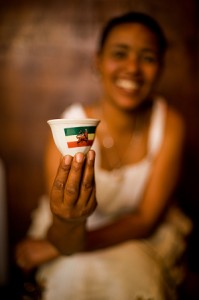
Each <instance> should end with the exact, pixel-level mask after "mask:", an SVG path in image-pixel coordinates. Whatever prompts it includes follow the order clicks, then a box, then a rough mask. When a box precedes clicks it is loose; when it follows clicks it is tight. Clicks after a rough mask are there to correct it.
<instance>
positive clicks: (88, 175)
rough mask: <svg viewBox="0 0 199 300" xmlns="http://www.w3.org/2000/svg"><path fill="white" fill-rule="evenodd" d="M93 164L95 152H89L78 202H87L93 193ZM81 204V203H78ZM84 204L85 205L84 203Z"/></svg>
mask: <svg viewBox="0 0 199 300" xmlns="http://www.w3.org/2000/svg"><path fill="white" fill-rule="evenodd" d="M94 162H95V152H94V151H92V150H91V151H89V152H88V155H87V159H86V165H85V169H84V174H83V177H82V183H81V190H80V200H79V201H80V202H81V201H86V202H87V201H88V200H89V199H90V195H91V193H92V191H93V188H94V185H95V182H94V175H95V174H94ZM80 204H83V203H80ZM85 204H86V203H85Z"/></svg>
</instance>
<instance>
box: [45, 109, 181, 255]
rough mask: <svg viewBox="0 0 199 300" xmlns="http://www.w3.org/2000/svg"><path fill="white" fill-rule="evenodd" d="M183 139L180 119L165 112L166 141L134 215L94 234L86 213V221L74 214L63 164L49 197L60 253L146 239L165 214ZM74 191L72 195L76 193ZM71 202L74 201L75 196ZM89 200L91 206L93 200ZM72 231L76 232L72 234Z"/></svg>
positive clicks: (79, 213) (53, 234) (173, 187)
mask: <svg viewBox="0 0 199 300" xmlns="http://www.w3.org/2000/svg"><path fill="white" fill-rule="evenodd" d="M184 136H185V129H184V123H183V121H182V119H181V117H180V116H179V115H178V114H177V113H176V112H174V111H173V110H171V109H170V110H169V111H168V117H167V125H166V132H165V138H164V141H163V144H162V147H161V149H160V151H159V154H158V156H157V158H156V160H155V162H154V166H153V169H152V172H151V176H150V179H149V181H148V185H147V188H146V190H145V193H144V196H143V199H142V201H141V203H140V206H139V207H138V208H137V210H136V211H135V212H133V213H131V214H128V215H126V216H124V217H122V218H120V219H119V220H118V221H116V222H114V223H112V224H110V225H108V226H105V227H103V228H101V229H97V230H93V231H85V222H84V221H86V217H87V216H88V215H89V214H86V215H85V219H84V217H83V219H82V218H81V213H82V212H81V210H77V215H76V216H74V215H73V214H74V213H75V210H76V209H77V207H78V205H77V203H78V202H73V205H74V206H71V205H70V204H71V203H70V201H69V198H70V197H69V198H68V196H69V195H68V192H69V191H67V189H68V188H67V186H68V184H67V183H66V185H65V182H66V180H68V170H67V169H66V168H65V169H64V166H63V165H62V166H61V167H60V168H59V170H58V173H57V177H56V180H55V184H54V186H53V189H52V194H51V208H52V212H53V214H54V218H55V219H54V223H53V225H52V227H51V234H50V235H49V238H50V241H51V242H52V243H53V244H54V245H55V246H56V247H58V249H59V250H60V251H61V253H63V254H71V253H73V252H76V251H93V250H96V249H100V248H105V247H109V246H112V245H115V244H118V243H121V242H124V241H127V240H131V239H139V238H146V237H147V236H149V235H150V234H151V233H152V231H153V230H154V228H155V227H156V225H157V224H158V223H159V221H160V220H161V218H162V216H163V215H164V213H165V211H166V209H167V207H168V205H169V202H170V199H171V196H172V193H173V192H174V189H175V187H176V185H177V182H178V177H179V174H180V167H181V156H182V150H183V143H184ZM73 163H75V162H73ZM74 170H75V169H74ZM74 170H73V169H71V171H72V173H74V175H73V176H72V175H71V176H72V177H73V180H76V179H75V178H77V177H76V175H77V174H75V171H74ZM90 171H91V169H90V170H89V169H88V172H90ZM80 173H81V172H80ZM91 173H92V172H91ZM79 178H80V177H79ZM60 179H61V180H60ZM60 181H61V184H60V185H59V189H58V192H57V183H58V182H60ZM69 181H70V180H69ZM73 182H74V181H73ZM77 182H78V184H77V187H76V189H77V190H78V188H79V184H80V183H79V181H78V180H77ZM71 184H72V181H71ZM73 192H74V193H75V191H73ZM73 192H72V194H73ZM70 196H71V195H70ZM93 197H94V196H93ZM74 199H77V198H76V197H74ZM86 199H87V197H86ZM75 201H76V200H75ZM78 201H79V200H78ZM90 201H91V203H92V201H93V200H90ZM62 202H63V203H64V206H63V207H64V208H65V209H66V208H67V209H66V210H64V209H61V207H60V206H57V207H56V204H57V203H59V204H60V203H62ZM80 202H81V201H80ZM76 205H77V206H76ZM72 208H74V209H75V210H74V211H73V213H72V211H70V210H71V209H72ZM68 209H69V210H68ZM82 220H83V221H82ZM73 226H74V228H73ZM71 229H72V230H75V231H74V232H75V234H74V235H73V231H71ZM71 242H72V246H71V244H70V243H71Z"/></svg>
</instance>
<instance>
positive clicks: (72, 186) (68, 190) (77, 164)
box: [64, 152, 85, 205]
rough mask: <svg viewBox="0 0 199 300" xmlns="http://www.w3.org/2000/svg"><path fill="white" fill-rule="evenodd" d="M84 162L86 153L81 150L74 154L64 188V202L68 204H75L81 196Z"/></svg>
mask: <svg viewBox="0 0 199 300" xmlns="http://www.w3.org/2000/svg"><path fill="white" fill-rule="evenodd" d="M84 162H85V155H84V154H83V153H80V152H79V153H77V154H76V155H75V156H74V159H73V161H72V164H71V168H70V173H69V175H68V178H67V182H66V185H65V190H64V199H65V201H64V202H65V204H67V205H73V204H75V203H76V201H77V199H78V197H79V191H80V186H81V180H82V175H83V171H84Z"/></svg>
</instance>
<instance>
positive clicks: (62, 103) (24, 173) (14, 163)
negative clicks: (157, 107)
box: [0, 0, 199, 300]
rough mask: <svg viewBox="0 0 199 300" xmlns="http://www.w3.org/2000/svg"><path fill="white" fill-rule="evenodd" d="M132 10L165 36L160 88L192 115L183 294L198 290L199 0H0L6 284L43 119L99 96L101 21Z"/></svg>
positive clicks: (1, 234) (183, 197) (34, 192)
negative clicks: (186, 266)
mask: <svg viewBox="0 0 199 300" xmlns="http://www.w3.org/2000/svg"><path fill="white" fill-rule="evenodd" d="M128 10H138V11H141V12H146V13H148V14H150V15H152V16H153V17H155V18H156V19H157V21H159V22H160V24H161V25H162V27H163V29H164V31H165V33H166V35H167V38H168V40H169V51H168V54H167V57H166V69H165V72H164V74H163V76H162V79H161V81H160V84H159V89H160V90H161V91H162V94H163V95H165V96H166V97H167V98H168V99H169V101H170V102H171V103H173V105H175V106H176V107H177V108H178V109H179V110H180V111H181V112H182V113H183V114H184V117H185V120H186V122H187V142H186V146H187V149H186V155H185V161H184V168H183V178H182V184H181V188H180V191H179V192H180V204H181V205H182V207H183V209H184V210H185V212H186V213H187V214H188V215H189V216H190V217H191V218H192V220H193V222H194V231H193V234H192V236H191V238H190V240H189V251H188V263H189V273H188V279H187V282H186V283H185V285H186V287H185V288H186V290H187V291H188V292H189V293H190V294H189V296H188V298H187V299H189V300H190V299H197V296H196V295H197V292H198V293H199V280H198V274H199V260H198V257H197V253H198V252H199V246H197V242H198V236H199V217H198V216H199V195H198V186H199V135H198V129H199V51H198V50H199V7H198V2H197V0H180V1H173V0H161V1H157V0H73V1H70V0H65V1H59V0H56V1H50V0H48V1H42V0H41V1H36V0H34V1H31V0H26V1H22V0H21V1H17V0H7V1H6V0H1V1H0V162H1V164H0V247H1V250H0V284H1V286H12V284H13V283H16V270H15V266H14V262H13V249H14V246H15V244H16V243H17V242H18V241H19V240H20V239H22V238H23V236H24V235H25V233H26V231H27V229H28V226H29V224H30V217H31V212H32V211H33V209H34V208H35V207H36V206H37V203H38V200H39V197H40V196H41V195H42V194H43V192H44V178H43V174H42V167H43V157H44V150H45V142H46V138H47V134H48V132H49V128H48V125H47V123H46V121H47V120H48V119H50V118H58V117H59V116H60V114H61V112H62V111H63V109H65V108H66V106H67V105H69V104H70V103H72V102H74V101H79V102H82V103H87V102H91V101H93V100H95V99H96V98H97V97H98V95H99V93H100V92H99V91H100V89H99V86H98V79H97V76H96V74H95V71H94V68H93V65H92V59H93V55H94V53H95V49H96V45H97V39H98V34H99V30H100V28H101V26H102V25H103V24H104V23H105V22H106V21H107V20H108V19H109V18H110V17H112V16H114V15H117V14H120V13H122V12H126V11H128ZM174 130H175V129H174ZM171 172H172V170H171ZM192 297H193V298H192ZM195 297H196V298H195ZM2 299H3V298H2ZM5 299H7V298H5Z"/></svg>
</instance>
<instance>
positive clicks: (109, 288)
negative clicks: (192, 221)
mask: <svg viewBox="0 0 199 300" xmlns="http://www.w3.org/2000/svg"><path fill="white" fill-rule="evenodd" d="M166 47H167V43H166V39H165V36H164V34H163V32H162V30H161V28H160V27H159V25H158V24H157V23H156V21H155V20H153V19H152V18H151V17H149V16H147V15H145V14H142V13H136V12H132V13H131V12H130V13H127V14H125V15H122V16H119V17H116V18H114V19H112V20H111V21H110V22H109V23H108V24H107V25H106V27H105V28H104V30H103V33H102V37H101V40H100V43H99V47H98V52H97V55H96V67H97V70H98V72H99V74H100V79H101V83H102V89H103V93H102V97H101V99H100V101H98V102H97V103H94V104H93V105H92V106H89V107H82V105H81V104H79V103H77V104H74V105H72V106H70V107H68V108H67V109H66V111H65V112H64V113H63V115H62V117H63V118H87V117H89V118H98V119H100V120H101V123H100V125H99V126H98V129H97V135H96V139H95V142H94V146H93V150H94V151H93V150H91V151H89V153H88V155H87V157H84V155H83V154H81V153H78V154H76V155H75V157H74V158H73V157H71V156H69V155H67V156H65V157H64V158H61V162H60V154H59V153H58V150H57V149H56V148H55V146H54V142H53V140H52V138H51V140H50V142H49V146H48V151H47V155H46V175H47V176H46V177H47V185H48V193H49V194H51V197H50V199H51V200H50V205H51V211H52V213H53V217H52V215H51V213H50V208H49V204H48V203H47V201H46V199H45V197H44V199H43V200H42V201H41V205H40V207H39V208H38V210H37V211H36V212H35V216H34V219H33V225H32V227H31V228H30V231H29V233H28V235H29V237H28V238H27V239H26V240H24V241H23V242H21V243H20V244H19V245H18V247H17V250H16V257H17V262H18V265H19V266H20V267H21V268H23V269H24V270H31V268H35V267H36V268H37V270H38V271H37V280H38V282H40V283H41V282H42V283H43V285H44V292H43V299H46V300H51V299H52V300H54V299H56V298H57V299H59V300H62V299H70V300H72V299H78V300H81V299H86V300H88V299H93V300H96V299H100V300H102V299H104V300H109V299H118V300H128V299H158V300H160V299H176V297H177V296H176V286H177V283H178V281H179V279H180V278H181V276H182V273H181V272H179V269H178V268H177V265H176V262H177V261H179V258H180V257H181V256H182V254H183V253H184V250H185V239H184V238H185V236H186V235H187V234H188V231H189V229H190V226H189V222H188V220H187V219H186V218H185V217H184V216H183V215H182V214H181V213H180V212H179V211H176V209H174V208H173V207H174V206H175V203H174V200H173V195H174V192H175V188H176V186H177V183H178V179H179V174H180V166H181V157H182V150H183V143H184V137H185V126H184V122H183V119H182V117H181V116H180V115H179V113H178V112H176V111H175V110H174V109H173V108H172V107H171V106H170V105H169V104H167V102H166V101H165V100H164V99H163V98H162V97H160V96H159V95H157V94H156V93H155V85H156V83H157V81H158V79H159V77H160V75H161V72H162V67H163V65H164V54H165V51H166ZM174 129H175V130H174ZM95 160H96V161H95ZM59 162H60V165H59V168H58V171H57V166H58V164H59ZM55 174H56V177H55ZM54 177H55V179H54ZM53 182H54V183H53ZM52 186H53V187H52ZM51 189H52V190H51ZM174 212H175V213H174ZM174 215H175V216H174ZM176 217H178V222H176Z"/></svg>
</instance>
